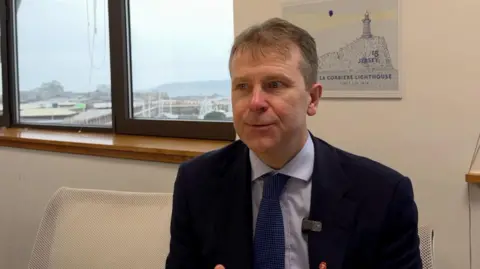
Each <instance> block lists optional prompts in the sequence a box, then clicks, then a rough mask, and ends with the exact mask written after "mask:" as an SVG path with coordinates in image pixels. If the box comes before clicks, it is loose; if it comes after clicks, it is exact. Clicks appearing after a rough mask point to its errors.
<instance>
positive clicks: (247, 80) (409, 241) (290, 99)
mask: <svg viewBox="0 0 480 269" xmlns="http://www.w3.org/2000/svg"><path fill="white" fill-rule="evenodd" d="M317 69H318V57H317V53H316V44H315V41H314V39H313V38H312V37H311V36H310V35H309V34H308V33H307V32H306V31H305V30H303V29H301V28H298V27H296V26H295V25H292V24H291V23H289V22H287V21H285V20H282V19H278V18H275V19H270V20H268V21H266V22H264V23H262V24H260V25H256V26H253V27H252V28H250V29H247V30H245V31H244V32H243V33H241V34H240V35H239V36H238V37H237V38H236V40H235V42H234V44H233V47H232V50H231V55H230V74H231V79H232V107H233V122H234V126H235V129H236V131H237V133H238V135H239V137H240V139H241V140H240V141H236V142H233V143H232V144H231V145H229V146H227V147H225V148H222V149H219V150H216V151H214V152H209V153H206V154H204V155H202V156H199V157H197V158H195V159H194V160H191V161H189V162H186V163H184V164H182V165H181V166H180V168H179V171H178V176H177V180H176V182H175V187H174V198H173V212H172V221H171V243H170V253H169V255H168V258H167V261H166V268H167V269H190V268H191V269H193V268H208V269H213V268H226V269H236V268H238V269H248V268H253V269H267V268H268V269H270V268H271V269H273V268H275V269H280V268H281V269H283V268H289V269H290V268H291V269H293V268H295V269H297V268H298V269H306V268H312V269H313V268H320V269H327V268H328V269H340V268H342V269H359V268H369V269H419V268H421V259H420V254H419V238H418V235H417V225H418V223H417V222H418V220H417V218H418V217H417V214H418V213H417V208H416V205H415V202H414V197H413V190H412V184H411V182H410V180H409V179H408V178H406V177H404V176H402V175H401V174H399V173H397V172H396V171H394V170H392V169H390V168H388V167H386V166H383V165H381V164H379V163H376V162H374V161H372V160H369V159H367V158H363V157H359V156H355V155H353V154H350V153H347V152H345V151H342V150H340V149H338V148H335V147H333V146H331V145H329V144H327V143H326V142H324V141H322V140H320V139H319V138H316V137H314V136H313V135H312V134H310V133H309V131H308V129H307V124H306V116H307V115H308V116H313V115H315V114H316V112H317V105H318V102H319V99H320V96H321V91H322V88H321V86H320V85H319V84H317V83H316V79H317Z"/></svg>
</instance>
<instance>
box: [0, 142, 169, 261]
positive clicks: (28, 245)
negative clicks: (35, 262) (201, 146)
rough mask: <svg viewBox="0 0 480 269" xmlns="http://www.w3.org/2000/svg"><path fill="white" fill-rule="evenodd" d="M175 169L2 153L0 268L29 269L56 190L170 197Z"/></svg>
mask: <svg viewBox="0 0 480 269" xmlns="http://www.w3.org/2000/svg"><path fill="white" fill-rule="evenodd" d="M177 167H178V165H173V164H164V163H153V162H140V161H129V160H120V159H118V160H117V159H108V158H98V157H88V156H78V155H68V154H60V153H47V152H39V151H27V150H21V149H6V148H0V171H1V172H0V176H1V178H0V268H9V269H17V268H18V269H20V268H22V269H23V268H27V264H28V259H29V256H30V252H31V249H32V247H33V242H34V240H35V234H36V230H37V228H38V225H39V223H40V220H41V217H42V213H43V210H44V208H45V206H46V203H47V202H48V200H49V198H50V197H51V196H52V195H53V193H54V192H55V191H56V190H57V189H58V188H60V187H62V186H68V187H77V188H98V189H113V190H128V191H146V192H171V191H172V188H173V182H174V179H175V175H176V172H177Z"/></svg>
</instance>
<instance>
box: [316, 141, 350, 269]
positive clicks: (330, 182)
mask: <svg viewBox="0 0 480 269" xmlns="http://www.w3.org/2000/svg"><path fill="white" fill-rule="evenodd" d="M312 139H313V141H314V146H315V164H314V168H313V174H312V195H311V205H310V220H315V221H320V222H322V231H321V232H309V233H308V252H309V263H310V268H319V264H320V263H321V262H326V263H327V267H328V268H329V269H340V268H342V264H343V260H344V256H345V251H346V248H347V246H348V241H349V235H350V233H351V231H352V228H353V224H354V218H355V211H356V204H355V203H354V202H353V201H351V200H348V199H347V198H345V197H344V196H345V194H346V192H347V191H348V188H349V187H350V182H349V179H348V178H347V177H346V176H345V175H344V173H343V172H342V169H341V167H340V163H339V162H338V159H337V155H336V152H335V151H334V149H333V148H332V147H330V146H328V145H327V144H326V143H325V142H323V141H321V140H320V139H318V138H315V137H313V136H312Z"/></svg>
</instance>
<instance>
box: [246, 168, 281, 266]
mask: <svg viewBox="0 0 480 269" xmlns="http://www.w3.org/2000/svg"><path fill="white" fill-rule="evenodd" d="M288 178H289V176H286V175H282V174H273V175H269V176H268V177H266V178H265V179H264V184H263V197H262V201H261V202H260V209H259V210H258V216H257V223H256V226H255V237H254V240H253V251H254V254H253V257H254V261H253V262H254V266H253V268H254V269H285V234H284V228H283V216H282V209H281V207H280V195H281V194H282V192H283V189H284V188H285V184H286V183H287V180H288Z"/></svg>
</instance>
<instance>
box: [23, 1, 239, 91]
mask: <svg viewBox="0 0 480 269" xmlns="http://www.w3.org/2000/svg"><path fill="white" fill-rule="evenodd" d="M119 1H120V0H119ZM130 2H131V4H130V22H131V40H132V43H131V48H132V82H133V87H134V89H138V90H144V89H149V88H152V87H155V86H158V85H160V84H164V83H172V82H187V81H198V80H202V81H204V80H227V79H229V74H228V56H229V50H230V46H231V44H232V42H233V38H234V29H233V1H231V0H202V1H198V0H176V1H172V0H131V1H130ZM95 3H96V8H95ZM95 29H96V33H95ZM108 37H109V35H108V11H107V0H42V1H38V0H22V3H21V6H20V7H19V11H18V14H17V40H18V64H19V66H18V67H19V86H20V89H21V90H30V89H33V88H35V87H38V86H40V84H41V83H42V82H49V81H52V80H58V81H60V82H61V83H62V84H63V85H64V88H65V90H66V91H74V92H80V91H82V92H84V91H88V90H94V89H95V87H96V85H98V84H110V63H109V61H110V55H109V40H108ZM226 91H230V89H226Z"/></svg>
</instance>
